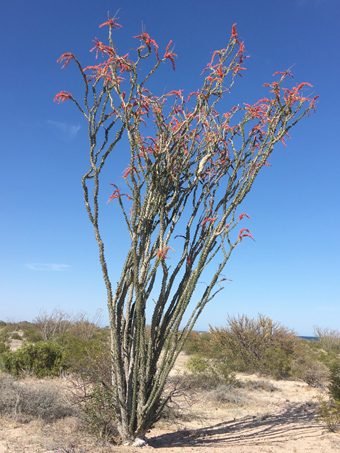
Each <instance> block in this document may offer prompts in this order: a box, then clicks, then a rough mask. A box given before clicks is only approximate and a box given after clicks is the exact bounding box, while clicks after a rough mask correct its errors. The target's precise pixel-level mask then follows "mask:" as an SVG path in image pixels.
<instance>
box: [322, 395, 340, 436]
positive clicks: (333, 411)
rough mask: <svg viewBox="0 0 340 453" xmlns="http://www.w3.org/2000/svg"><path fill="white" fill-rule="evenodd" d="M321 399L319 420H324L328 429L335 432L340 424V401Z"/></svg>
mask: <svg viewBox="0 0 340 453" xmlns="http://www.w3.org/2000/svg"><path fill="white" fill-rule="evenodd" d="M318 399H319V403H320V405H319V409H318V413H317V418H318V420H320V421H322V422H323V423H324V424H325V425H326V428H327V429H328V431H331V432H335V431H337V430H338V428H339V425H340V401H339V400H334V399H331V400H326V399H324V398H318Z"/></svg>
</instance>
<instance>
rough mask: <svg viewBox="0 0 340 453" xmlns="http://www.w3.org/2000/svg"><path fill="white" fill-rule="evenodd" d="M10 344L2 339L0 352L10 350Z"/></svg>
mask: <svg viewBox="0 0 340 453" xmlns="http://www.w3.org/2000/svg"><path fill="white" fill-rule="evenodd" d="M9 350H10V349H9V346H8V344H6V343H4V342H3V341H0V354H3V353H4V352H7V351H9Z"/></svg>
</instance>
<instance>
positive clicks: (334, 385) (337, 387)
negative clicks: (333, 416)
mask: <svg viewBox="0 0 340 453" xmlns="http://www.w3.org/2000/svg"><path fill="white" fill-rule="evenodd" d="M328 390H329V392H330V394H331V396H332V398H333V399H334V400H337V401H340V363H339V362H337V363H335V364H334V365H333V366H332V368H331V378H330V384H329V386H328Z"/></svg>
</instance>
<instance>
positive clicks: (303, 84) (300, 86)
mask: <svg viewBox="0 0 340 453" xmlns="http://www.w3.org/2000/svg"><path fill="white" fill-rule="evenodd" d="M305 85H307V86H309V87H311V88H312V87H313V85H311V84H310V83H307V82H304V83H300V85H299V86H298V87H297V91H300V90H301V88H302V87H304V86H305Z"/></svg>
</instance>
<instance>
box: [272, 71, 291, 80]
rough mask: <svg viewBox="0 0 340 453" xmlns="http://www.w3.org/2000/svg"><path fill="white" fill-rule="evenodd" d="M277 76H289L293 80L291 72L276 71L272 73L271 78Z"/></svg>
mask: <svg viewBox="0 0 340 453" xmlns="http://www.w3.org/2000/svg"><path fill="white" fill-rule="evenodd" d="M277 74H282V75H283V76H284V77H287V76H289V77H291V78H292V79H294V76H293V74H292V73H291V72H289V71H276V72H274V74H273V77H275V76H276V75H277Z"/></svg>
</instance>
